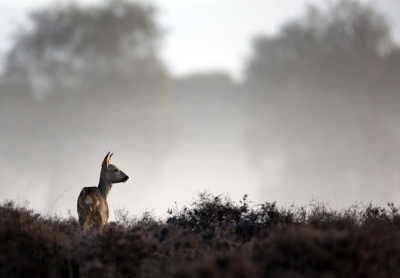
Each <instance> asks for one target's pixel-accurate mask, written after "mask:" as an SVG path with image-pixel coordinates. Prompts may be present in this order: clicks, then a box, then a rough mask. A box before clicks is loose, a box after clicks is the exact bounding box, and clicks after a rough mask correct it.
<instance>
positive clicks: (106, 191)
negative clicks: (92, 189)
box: [98, 175, 113, 199]
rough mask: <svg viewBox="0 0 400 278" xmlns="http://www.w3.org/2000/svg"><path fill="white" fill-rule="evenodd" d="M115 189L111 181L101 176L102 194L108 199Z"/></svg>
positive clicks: (100, 188)
mask: <svg viewBox="0 0 400 278" xmlns="http://www.w3.org/2000/svg"><path fill="white" fill-rule="evenodd" d="M112 187H113V184H112V183H111V182H109V181H107V180H106V179H105V178H104V177H103V175H100V182H99V186H98V188H99V190H100V192H101V193H103V195H104V196H105V197H106V199H107V197H108V194H109V193H110V190H111V188H112Z"/></svg>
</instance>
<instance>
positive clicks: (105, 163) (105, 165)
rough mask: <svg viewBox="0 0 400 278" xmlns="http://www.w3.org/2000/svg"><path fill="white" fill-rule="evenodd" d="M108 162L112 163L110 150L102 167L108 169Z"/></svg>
mask: <svg viewBox="0 0 400 278" xmlns="http://www.w3.org/2000/svg"><path fill="white" fill-rule="evenodd" d="M108 164H110V152H108V154H107V155H106V157H105V158H104V160H103V163H102V164H101V168H103V169H107V166H108Z"/></svg>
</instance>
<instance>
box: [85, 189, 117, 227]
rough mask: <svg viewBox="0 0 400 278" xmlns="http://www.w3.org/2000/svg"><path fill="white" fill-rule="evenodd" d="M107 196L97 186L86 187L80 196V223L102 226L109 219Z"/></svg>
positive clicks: (89, 225)
mask: <svg viewBox="0 0 400 278" xmlns="http://www.w3.org/2000/svg"><path fill="white" fill-rule="evenodd" d="M108 215H109V212H108V204H107V200H106V197H105V196H104V195H103V194H102V193H101V191H100V190H99V188H97V187H84V188H83V189H82V191H81V193H80V194H79V197H78V216H79V223H80V224H81V225H83V224H84V223H85V224H86V225H87V226H88V227H95V228H100V229H101V228H102V227H104V225H105V224H106V223H107V221H108Z"/></svg>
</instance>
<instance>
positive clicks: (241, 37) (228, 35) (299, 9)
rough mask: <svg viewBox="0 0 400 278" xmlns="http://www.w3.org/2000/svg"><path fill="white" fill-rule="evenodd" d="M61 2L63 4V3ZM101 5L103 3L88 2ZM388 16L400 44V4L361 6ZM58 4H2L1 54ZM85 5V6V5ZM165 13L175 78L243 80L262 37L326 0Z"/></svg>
mask: <svg viewBox="0 0 400 278" xmlns="http://www.w3.org/2000/svg"><path fill="white" fill-rule="evenodd" d="M59 1H61V0H58V2H59ZM85 1H86V2H96V1H99V0H85ZM361 1H362V2H366V3H372V4H373V5H374V6H375V7H376V8H377V9H378V10H380V11H382V12H383V13H385V14H386V15H387V16H388V21H389V23H390V24H391V25H392V26H393V35H394V37H395V39H396V41H397V42H399V41H400V16H399V15H400V0H379V1H377V0H375V1H374V0H361ZM52 2H54V1H53V0H29V1H26V0H24V1H23V0H0V54H4V52H5V51H6V50H7V49H8V48H9V47H10V40H9V38H10V36H11V34H12V31H13V30H15V29H16V28H17V26H18V25H22V24H23V23H24V22H25V21H24V18H25V15H26V14H27V13H28V12H29V11H30V10H32V9H35V8H38V7H40V6H43V5H47V4H49V3H52ZM79 2H80V3H82V2H83V1H82V0H81V1H79ZM149 2H151V3H155V4H156V6H157V7H158V8H159V15H158V19H157V20H158V21H159V22H160V23H161V24H162V26H163V28H164V29H165V30H166V35H165V37H164V40H163V46H162V52H161V55H162V59H163V60H164V61H165V62H166V63H167V65H168V67H169V69H170V71H171V72H172V74H173V75H175V76H180V75H185V74H187V73H190V72H195V71H215V70H225V71H228V72H229V73H231V74H232V75H233V76H234V77H236V78H238V79H240V77H241V74H242V71H243V66H244V63H245V60H246V57H248V55H249V53H250V49H251V40H252V38H254V37H255V36H257V35H259V34H273V33H275V32H277V30H279V27H280V26H281V25H282V24H283V23H284V22H286V21H287V20H289V19H291V18H295V17H298V16H300V15H301V14H302V13H303V12H304V10H305V7H306V5H307V4H323V3H324V2H326V1H325V0H279V1H278V0H151V1H149Z"/></svg>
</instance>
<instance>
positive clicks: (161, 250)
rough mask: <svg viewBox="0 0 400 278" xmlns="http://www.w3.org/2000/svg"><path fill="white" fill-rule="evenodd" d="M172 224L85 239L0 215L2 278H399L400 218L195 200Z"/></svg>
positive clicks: (147, 221)
mask: <svg viewBox="0 0 400 278" xmlns="http://www.w3.org/2000/svg"><path fill="white" fill-rule="evenodd" d="M168 213H169V216H168V218H167V219H166V220H160V219H157V218H156V217H154V216H152V215H151V213H149V212H145V213H143V214H142V215H141V216H139V217H132V216H130V215H129V213H128V212H127V211H124V210H117V211H116V212H115V216H116V221H115V222H111V223H109V224H108V225H107V227H106V228H105V230H104V231H103V233H102V234H99V233H97V232H95V231H93V232H92V233H91V234H90V235H89V236H88V237H86V238H84V237H83V236H82V232H81V230H80V229H79V225H78V223H77V220H76V218H75V217H73V216H70V217H69V218H67V219H65V218H60V217H50V218H49V217H44V216H42V215H40V214H38V213H36V212H34V211H32V210H30V209H28V208H26V207H21V206H17V205H15V203H14V202H13V201H5V202H3V203H2V204H1V206H0V222H1V223H0V245H1V250H2V252H1V254H0V276H1V277H398V276H399V275H400V264H399V262H400V235H399V228H400V214H399V208H398V207H396V206H395V205H393V204H389V207H388V208H386V209H385V208H381V207H379V206H375V205H373V204H371V203H370V204H368V205H366V206H362V205H355V206H352V207H350V208H347V209H345V210H342V211H336V210H332V209H331V208H330V207H329V206H328V205H326V204H323V203H319V202H317V201H312V202H311V204H310V205H309V206H308V207H295V206H291V207H289V208H279V207H278V206H277V205H276V204H275V203H265V204H261V205H256V204H254V203H252V202H250V201H249V200H248V198H247V196H244V198H243V200H241V201H239V202H234V201H232V200H231V199H230V198H229V196H227V195H225V196H221V195H220V196H213V195H212V194H210V193H206V192H205V193H201V194H198V197H197V198H196V199H194V200H193V201H192V203H191V204H190V205H188V206H185V207H183V208H177V207H175V208H173V209H170V210H169V211H168Z"/></svg>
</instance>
